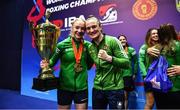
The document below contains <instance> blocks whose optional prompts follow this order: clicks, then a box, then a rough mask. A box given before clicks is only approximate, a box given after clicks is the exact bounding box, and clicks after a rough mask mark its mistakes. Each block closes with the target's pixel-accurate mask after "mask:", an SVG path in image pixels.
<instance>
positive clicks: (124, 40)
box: [119, 35, 127, 47]
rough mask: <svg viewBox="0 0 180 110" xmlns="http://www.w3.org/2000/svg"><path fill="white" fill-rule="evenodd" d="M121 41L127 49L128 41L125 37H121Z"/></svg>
mask: <svg viewBox="0 0 180 110" xmlns="http://www.w3.org/2000/svg"><path fill="white" fill-rule="evenodd" d="M119 41H120V42H121V44H122V46H123V47H125V46H126V45H127V39H126V37H125V36H123V35H121V36H120V37H119Z"/></svg>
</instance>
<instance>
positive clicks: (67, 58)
mask: <svg viewBox="0 0 180 110" xmlns="http://www.w3.org/2000/svg"><path fill="white" fill-rule="evenodd" d="M74 41H75V44H76V46H77V48H78V47H79V42H78V41H76V40H74ZM83 43H84V44H83V45H84V49H83V52H82V56H81V61H80V64H81V65H82V66H83V70H82V71H81V72H79V73H76V72H75V71H74V65H75V63H76V60H75V57H74V51H73V47H72V40H71V36H68V38H66V39H65V40H63V41H62V42H60V43H58V44H57V47H56V49H55V52H54V54H53V55H52V57H51V59H50V67H52V66H54V65H55V64H56V62H57V61H58V60H60V61H61V65H60V74H59V82H60V83H59V89H62V90H68V91H73V92H76V91H81V90H85V89H87V88H88V82H87V77H88V74H87V70H88V69H89V68H90V67H91V61H90V59H89V58H88V56H89V55H88V50H87V48H88V46H89V45H90V44H91V43H90V42H88V41H84V42H83Z"/></svg>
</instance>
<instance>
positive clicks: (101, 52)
mask: <svg viewBox="0 0 180 110" xmlns="http://www.w3.org/2000/svg"><path fill="white" fill-rule="evenodd" d="M98 58H100V59H102V60H106V61H108V62H112V56H110V55H108V54H107V52H106V51H105V50H103V49H100V50H99V53H98Z"/></svg>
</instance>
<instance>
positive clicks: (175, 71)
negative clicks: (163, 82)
mask: <svg viewBox="0 0 180 110" xmlns="http://www.w3.org/2000/svg"><path fill="white" fill-rule="evenodd" d="M167 74H168V75H169V76H176V75H180V66H179V65H172V67H170V68H168V70H167Z"/></svg>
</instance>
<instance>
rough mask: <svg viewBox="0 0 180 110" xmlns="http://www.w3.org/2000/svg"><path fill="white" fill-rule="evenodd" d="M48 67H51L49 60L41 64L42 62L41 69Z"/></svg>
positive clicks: (42, 61)
mask: <svg viewBox="0 0 180 110" xmlns="http://www.w3.org/2000/svg"><path fill="white" fill-rule="evenodd" d="M48 65H49V62H48V61H47V60H41V62H40V67H41V68H46V67H48Z"/></svg>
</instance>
